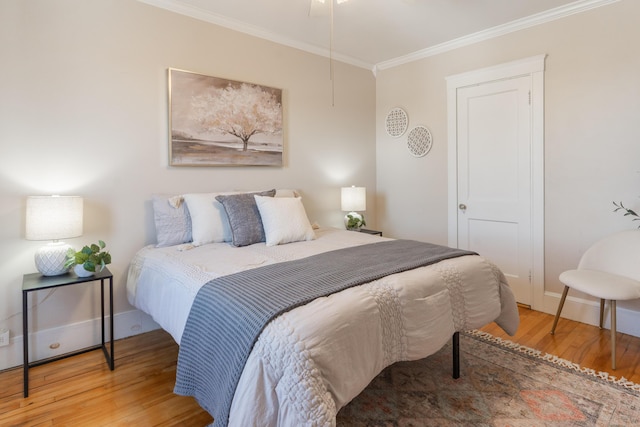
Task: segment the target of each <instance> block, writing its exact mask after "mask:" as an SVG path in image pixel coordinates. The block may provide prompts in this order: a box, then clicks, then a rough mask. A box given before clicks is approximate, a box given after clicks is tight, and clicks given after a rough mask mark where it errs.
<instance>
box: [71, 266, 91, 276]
mask: <svg viewBox="0 0 640 427" xmlns="http://www.w3.org/2000/svg"><path fill="white" fill-rule="evenodd" d="M73 272H74V273H76V276H78V277H89V276H93V275H94V274H96V273H95V272H93V271H89V270H85V269H84V266H83V265H82V264H76V265H75V266H74V267H73Z"/></svg>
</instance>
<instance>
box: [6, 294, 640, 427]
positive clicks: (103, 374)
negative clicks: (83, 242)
mask: <svg viewBox="0 0 640 427" xmlns="http://www.w3.org/2000/svg"><path fill="white" fill-rule="evenodd" d="M520 319H521V325H520V328H519V329H518V331H517V333H516V334H515V336H513V337H510V336H509V335H507V334H506V333H505V332H504V331H502V329H500V327H498V326H497V325H496V324H490V325H487V326H486V327H484V328H482V330H484V331H486V332H489V333H491V334H492V335H495V336H498V337H500V338H503V339H507V340H510V341H513V342H516V343H518V344H522V345H525V346H527V347H532V348H535V349H537V350H540V351H542V352H545V353H551V354H555V355H557V356H559V357H562V358H564V359H567V360H571V361H572V362H575V363H579V364H581V365H582V366H585V367H589V368H592V369H595V370H596V371H606V372H609V373H613V375H614V376H616V377H622V376H623V377H625V378H627V379H629V380H631V381H634V382H637V383H640V338H637V337H632V336H629V335H625V334H620V333H619V334H618V336H617V338H618V340H617V352H618V369H617V370H616V371H615V372H613V371H611V369H610V367H611V360H610V333H609V330H600V329H599V328H598V327H595V326H590V325H586V324H583V323H579V322H574V321H571V320H567V319H560V322H559V324H558V328H557V329H556V335H551V334H550V333H549V332H550V330H551V324H552V323H553V316H551V315H548V314H545V313H540V312H536V311H533V310H529V309H527V308H524V307H520ZM115 354H116V369H115V371H110V370H109V368H108V367H107V364H106V363H105V360H104V356H103V354H102V352H101V351H99V350H97V351H93V352H90V353H86V354H82V355H78V356H74V357H71V358H68V359H63V360H59V361H57V362H54V363H50V364H47V365H42V366H38V367H36V368H33V369H32V370H31V373H32V375H31V385H32V387H31V390H30V395H29V397H28V398H26V399H24V398H23V397H22V368H21V367H20V368H15V369H10V370H7V371H4V372H0V384H2V387H1V388H0V425H19V426H28V427H36V426H38V427H40V426H42V427H44V426H60V425H96V426H97V425H154V426H167V427H169V426H184V425H193V426H204V425H206V424H209V423H211V422H212V419H211V416H210V415H209V414H207V413H206V412H205V411H204V410H203V409H201V408H200V407H199V406H198V404H197V403H196V402H195V400H194V399H192V398H190V397H184V396H177V395H175V394H173V385H174V382H175V370H176V361H177V356H178V346H177V345H176V344H175V343H174V341H173V339H172V338H171V336H170V335H169V334H167V333H166V332H164V331H161V330H157V331H153V332H149V333H146V334H142V335H137V336H134V337H130V338H126V339H123V340H118V341H117V342H116V352H115Z"/></svg>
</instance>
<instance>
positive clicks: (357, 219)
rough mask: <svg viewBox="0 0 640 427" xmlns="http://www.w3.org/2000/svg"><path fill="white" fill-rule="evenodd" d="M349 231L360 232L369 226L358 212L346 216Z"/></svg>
mask: <svg viewBox="0 0 640 427" xmlns="http://www.w3.org/2000/svg"><path fill="white" fill-rule="evenodd" d="M345 225H346V226H347V230H360V229H361V228H362V227H364V226H365V225H367V223H366V222H365V220H364V217H363V216H362V215H360V214H359V213H356V212H351V213H348V214H347V216H346V224H345Z"/></svg>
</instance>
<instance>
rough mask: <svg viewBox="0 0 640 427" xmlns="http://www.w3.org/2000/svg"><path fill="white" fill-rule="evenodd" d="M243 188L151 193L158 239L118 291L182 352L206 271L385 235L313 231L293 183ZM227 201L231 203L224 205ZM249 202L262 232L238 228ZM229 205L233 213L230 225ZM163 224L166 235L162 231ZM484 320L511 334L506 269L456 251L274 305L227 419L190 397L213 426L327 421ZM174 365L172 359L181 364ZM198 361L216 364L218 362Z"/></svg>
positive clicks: (372, 241) (371, 241) (215, 273)
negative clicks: (390, 372)
mask: <svg viewBox="0 0 640 427" xmlns="http://www.w3.org/2000/svg"><path fill="white" fill-rule="evenodd" d="M241 194H243V195H245V194H250V195H251V196H250V197H244V199H243V202H242V203H240V206H239V207H238V206H236V207H237V208H238V209H235V208H234V203H236V198H235V194H227V193H224V194H222V196H223V197H222V198H221V197H220V196H221V193H210V194H207V195H206V196H205V195H197V197H196V198H195V199H200V200H199V201H202V202H203V203H202V205H201V206H200V205H199V204H198V203H197V201H196V202H194V198H193V197H191V196H192V195H184V196H180V197H179V198H177V199H176V198H175V197H174V198H172V197H166V196H161V197H157V198H155V196H154V215H155V220H156V228H157V231H158V244H157V245H150V246H147V247H144V248H142V249H141V250H140V251H139V252H137V254H136V255H135V257H134V258H133V260H132V261H131V265H130V268H129V274H128V280H127V296H128V299H129V301H130V303H131V304H132V305H134V306H135V307H137V308H138V309H140V310H142V311H144V312H145V313H148V314H149V315H151V317H152V318H153V319H154V320H155V321H156V322H157V323H158V324H159V325H160V326H161V327H162V328H163V329H164V330H166V331H167V332H169V333H170V334H171V336H172V337H173V338H174V340H175V341H176V343H178V344H179V345H180V347H181V348H180V352H181V357H182V352H183V351H185V352H186V351H187V350H185V347H186V346H187V340H186V339H185V336H183V334H184V332H185V327H186V326H187V325H188V323H189V320H190V311H191V308H192V306H193V305H194V301H195V300H196V298H197V295H199V292H200V291H201V289H204V288H205V287H206V286H209V284H210V283H211V281H212V280H214V281H215V280H218V279H220V278H223V279H224V278H226V277H231V276H232V275H234V274H237V273H239V272H246V271H249V270H253V269H256V268H260V267H265V268H266V267H269V268H275V267H273V266H276V265H278V264H279V265H285V264H288V263H291V262H297V260H305V259H306V260H308V259H313V258H312V257H315V256H318V255H320V254H327V253H331V252H333V251H341V250H343V251H344V250H350V249H345V248H354V250H355V248H358V247H362V248H364V247H371V246H375V245H376V244H379V243H382V242H390V241H391V240H392V239H388V238H383V237H378V236H372V235H369V234H365V233H358V232H353V231H346V230H339V229H335V228H315V229H314V228H313V227H311V225H310V224H309V221H308V219H307V217H306V213H305V212H304V207H303V206H302V203H301V199H300V198H299V197H293V196H296V194H295V193H290V192H282V194H278V192H275V191H273V192H272V193H268V194H263V192H261V193H241ZM274 194H275V195H277V197H273V196H274ZM227 196H228V200H224V197H227ZM278 196H279V197H278ZM267 199H268V200H267ZM204 200H208V201H207V202H204ZM229 200H232V201H233V203H223V202H229ZM180 201H184V202H183V203H180ZM189 201H191V203H187V202H189ZM218 201H220V203H219V204H220V206H218V205H217V204H216V202H218ZM252 202H253V205H252ZM256 202H257V203H256ZM263 203H266V204H268V205H269V207H271V208H272V209H269V208H265V205H263ZM167 205H169V206H170V208H167ZM212 205H213V206H214V207H215V215H217V216H216V219H215V221H216V224H217V225H218V226H217V227H213V229H215V232H217V233H218V237H217V238H213V239H212V241H207V240H208V239H209V240H211V238H212V235H211V231H212V229H211V227H209V229H208V232H209V235H208V237H207V236H205V235H204V234H203V233H202V220H203V218H207V220H208V222H211V215H212V211H211V206H212ZM202 206H206V209H200V208H201V207H202ZM247 206H249V208H248V207H247ZM273 206H276V207H277V208H273ZM207 209H208V210H207ZM203 211H207V213H208V215H209V216H206V215H202V214H203ZM249 211H251V212H252V213H253V214H254V216H255V215H257V221H260V223H261V225H262V233H263V235H262V236H258V237H255V236H254V237H253V238H250V239H245V237H246V236H244V235H242V233H240V231H242V229H244V228H246V226H247V223H251V222H252V221H254V222H255V221H256V218H253V219H252V218H247V217H246V216H247V212H249ZM238 212H242V213H241V214H239V213H238ZM167 215H168V217H167ZM225 215H226V216H225ZM236 215H240V216H241V217H242V219H241V220H239V221H235V223H234V219H237V218H236ZM218 216H219V218H218ZM249 216H251V215H249ZM218 220H219V221H218ZM176 223H178V224H179V225H178V226H176ZM167 224H170V228H171V232H170V233H169V234H171V238H167V236H166V235H163V234H162V231H163V230H164V231H166V230H167ZM254 225H255V224H254ZM225 227H228V228H225ZM176 228H177V229H178V231H176ZM292 228H295V229H296V230H295V232H294V231H292V230H291V229H292ZM165 234H166V233H165ZM203 237H204V238H203ZM236 237H237V239H236ZM243 239H244V240H243ZM256 239H258V240H260V239H262V240H263V241H258V242H255V241H254V240H256ZM236 243H242V244H236ZM352 268H357V266H352ZM254 271H258V270H254ZM200 293H201V292H200ZM493 321H496V322H497V323H498V324H499V325H500V326H501V327H502V328H503V329H504V330H505V331H506V332H507V333H510V334H513V333H515V330H516V329H517V327H518V322H519V318H518V312H517V307H516V304H515V300H514V298H513V294H512V293H511V291H510V289H509V287H508V284H507V282H506V280H505V279H504V276H503V275H502V273H501V272H500V270H499V269H498V268H497V267H496V266H495V265H493V264H492V263H491V262H489V261H488V260H485V259H484V258H482V257H481V256H478V255H462V256H456V257H453V258H449V259H445V260H442V261H439V262H437V263H434V264H430V265H426V266H422V267H418V268H413V269H408V270H406V271H402V272H399V273H394V274H390V275H387V276H384V277H381V278H378V279H376V280H373V281H369V282H366V283H363V284H358V285H355V286H352V287H348V288H346V289H344V290H341V291H339V292H336V293H332V294H329V295H326V296H321V297H319V298H316V299H313V300H312V301H310V302H308V303H306V304H304V305H300V306H297V307H295V308H293V309H291V310H289V311H285V312H283V313H282V314H279V315H278V316H276V317H275V318H274V319H273V320H271V321H269V322H268V323H266V326H265V327H264V329H262V330H261V333H260V334H259V336H258V338H257V340H256V341H255V343H254V344H253V346H252V348H251V351H250V353H248V357H247V358H246V361H245V362H244V364H243V365H244V366H242V367H241V370H240V372H241V373H240V374H239V378H238V381H237V386H236V387H235V392H234V394H233V396H232V400H230V408H229V411H228V414H227V415H226V417H228V418H226V417H221V416H219V415H217V414H216V415H214V414H215V412H214V411H213V410H212V408H211V402H207V401H205V400H206V399H203V398H202V397H201V396H200V397H197V399H198V402H199V403H200V405H201V406H203V408H205V409H207V410H208V411H209V412H213V413H212V415H213V416H214V420H215V423H214V425H225V424H227V420H228V425H231V426H248V425H251V426H256V425H264V426H276V425H280V426H301V425H314V426H315V425H317V426H324V425H335V417H336V414H337V412H338V411H339V409H340V408H341V407H343V406H344V405H346V404H347V403H348V402H349V401H351V400H352V399H353V398H354V397H355V396H357V395H358V394H359V393H360V392H361V391H362V390H363V389H364V388H365V387H366V386H367V385H368V384H369V382H370V381H371V380H372V379H373V378H374V377H375V376H376V375H377V374H378V373H380V372H381V371H382V369H384V368H385V367H386V366H389V365H390V364H392V363H394V362H397V361H401V360H417V359H420V358H424V357H426V356H429V355H431V354H433V353H435V352H436V351H438V350H439V349H440V348H441V347H442V346H443V345H445V344H446V342H447V341H448V340H449V339H451V337H452V336H453V335H454V333H456V332H457V331H462V330H466V329H473V328H478V327H481V326H483V325H485V324H488V323H491V322H493ZM189 346H190V347H194V345H193V343H190V344H189ZM180 363H181V362H180V359H179V362H178V365H179V366H178V368H179V369H178V371H180ZM200 363H206V364H211V365H215V364H216V360H207V361H206V362H202V361H201V362H200ZM177 383H178V381H177ZM176 388H177V387H176ZM181 394H182V393H181Z"/></svg>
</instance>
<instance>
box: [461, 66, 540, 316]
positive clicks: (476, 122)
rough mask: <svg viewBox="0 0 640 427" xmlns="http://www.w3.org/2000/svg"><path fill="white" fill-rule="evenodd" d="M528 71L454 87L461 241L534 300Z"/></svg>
mask: <svg viewBox="0 0 640 427" xmlns="http://www.w3.org/2000/svg"><path fill="white" fill-rule="evenodd" d="M530 94H531V78H530V77H529V76H526V77H518V78H512V79H505V80H500V81H496V82H490V83H483V84H480V85H476V86H471V87H463V88H459V89H458V90H457V103H456V104H457V132H456V133H457V171H458V177H457V182H458V188H457V194H458V215H457V217H458V247H459V248H463V249H469V250H473V251H475V252H478V253H479V254H480V255H482V256H484V257H486V258H487V259H489V260H491V261H492V262H494V263H495V264H496V265H497V266H498V267H499V268H500V269H501V270H502V271H503V273H504V274H505V276H506V277H507V280H508V282H509V285H510V286H511V288H512V289H513V291H514V293H515V296H516V300H517V301H518V302H520V303H522V304H526V305H531V300H532V286H531V271H532V263H533V260H532V249H531V245H532V231H531V203H532V180H531V105H530Z"/></svg>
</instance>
